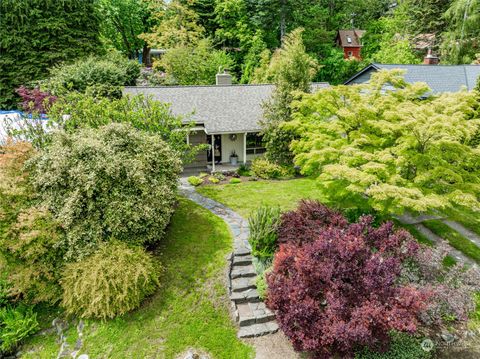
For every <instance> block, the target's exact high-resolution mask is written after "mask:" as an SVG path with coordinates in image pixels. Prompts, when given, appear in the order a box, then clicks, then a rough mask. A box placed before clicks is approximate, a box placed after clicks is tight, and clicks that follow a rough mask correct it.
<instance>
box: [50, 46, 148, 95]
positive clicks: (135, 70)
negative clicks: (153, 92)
mask: <svg viewBox="0 0 480 359" xmlns="http://www.w3.org/2000/svg"><path fill="white" fill-rule="evenodd" d="M139 76H140V64H139V63H138V62H136V61H133V60H128V59H127V58H125V57H123V56H122V55H120V54H119V53H116V52H111V53H109V54H107V55H106V56H104V57H99V56H90V57H88V58H86V59H79V60H77V61H75V62H74V63H73V64H61V65H58V66H56V67H54V68H52V69H51V70H50V77H49V78H48V79H47V80H45V81H43V82H42V85H41V86H42V88H43V89H44V90H46V91H48V92H49V93H51V94H53V95H56V96H59V95H65V94H66V93H67V92H69V91H77V92H82V93H85V92H87V93H89V94H91V95H94V96H95V97H110V98H120V97H122V86H125V85H135V81H136V79H137V77H139Z"/></svg>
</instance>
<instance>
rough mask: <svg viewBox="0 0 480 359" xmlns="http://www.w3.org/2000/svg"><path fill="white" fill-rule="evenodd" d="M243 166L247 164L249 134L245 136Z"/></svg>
mask: <svg viewBox="0 0 480 359" xmlns="http://www.w3.org/2000/svg"><path fill="white" fill-rule="evenodd" d="M243 164H245V165H246V164H247V132H245V133H244V134H243Z"/></svg>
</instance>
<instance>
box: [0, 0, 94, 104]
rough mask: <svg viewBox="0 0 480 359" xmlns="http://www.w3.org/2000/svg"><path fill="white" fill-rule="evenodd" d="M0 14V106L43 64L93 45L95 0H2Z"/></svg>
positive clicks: (39, 73)
mask: <svg viewBox="0 0 480 359" xmlns="http://www.w3.org/2000/svg"><path fill="white" fill-rule="evenodd" d="M0 14H1V16H0V54H1V56H0V74H1V75H0V108H12V107H15V106H16V104H17V102H18V98H17V96H16V95H15V89H16V88H18V87H19V86H20V85H23V84H27V83H30V82H32V81H33V80H38V79H42V78H44V77H45V76H46V74H47V73H48V72H47V69H48V68H49V67H51V66H53V65H56V64H58V63H60V62H62V61H71V60H73V59H75V58H78V57H81V56H85V55H87V54H89V53H93V52H97V51H98V50H99V47H100V40H99V16H98V12H97V7H96V0H63V1H57V0H2V1H0Z"/></svg>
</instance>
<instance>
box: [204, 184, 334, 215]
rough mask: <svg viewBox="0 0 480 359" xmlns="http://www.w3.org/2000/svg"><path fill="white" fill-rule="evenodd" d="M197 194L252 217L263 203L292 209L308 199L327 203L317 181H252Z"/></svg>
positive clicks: (216, 186)
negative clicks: (299, 202)
mask: <svg viewBox="0 0 480 359" xmlns="http://www.w3.org/2000/svg"><path fill="white" fill-rule="evenodd" d="M197 191H198V192H199V193H201V194H203V195H205V196H207V197H210V198H212V199H214V200H216V201H218V202H221V203H223V204H225V205H227V206H228V207H230V208H232V209H234V210H235V211H237V212H239V213H240V214H241V215H242V216H244V217H248V216H249V214H250V212H251V211H252V210H254V209H256V208H257V207H258V206H260V205H261V204H267V205H272V206H280V208H281V209H282V210H291V209H294V208H295V207H296V206H297V203H298V201H299V200H301V199H304V198H309V199H318V200H320V201H322V200H325V196H324V195H323V193H322V190H321V189H320V188H319V187H318V185H317V182H316V180H314V179H311V178H299V179H293V180H283V181H252V182H243V183H240V184H225V185H211V186H201V187H198V188H197Z"/></svg>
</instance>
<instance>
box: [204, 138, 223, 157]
mask: <svg viewBox="0 0 480 359" xmlns="http://www.w3.org/2000/svg"><path fill="white" fill-rule="evenodd" d="M214 137H215V148H213V147H212V136H207V141H208V144H209V145H210V148H209V150H208V151H207V162H209V163H212V155H213V157H214V158H215V163H220V162H222V135H214Z"/></svg>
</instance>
